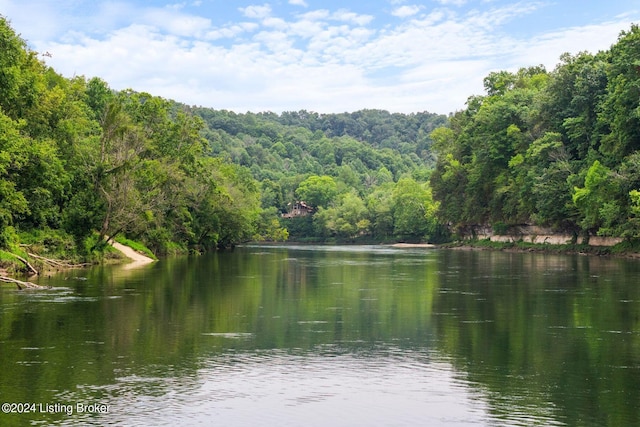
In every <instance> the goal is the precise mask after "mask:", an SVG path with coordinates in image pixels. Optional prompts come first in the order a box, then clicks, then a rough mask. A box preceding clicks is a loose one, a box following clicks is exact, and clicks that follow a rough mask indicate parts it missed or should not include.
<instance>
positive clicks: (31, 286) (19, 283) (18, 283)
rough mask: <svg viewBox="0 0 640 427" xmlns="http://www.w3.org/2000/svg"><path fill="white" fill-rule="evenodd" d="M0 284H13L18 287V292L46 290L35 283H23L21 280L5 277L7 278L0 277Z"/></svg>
mask: <svg viewBox="0 0 640 427" xmlns="http://www.w3.org/2000/svg"><path fill="white" fill-rule="evenodd" d="M0 282H5V283H13V284H15V285H16V286H17V287H18V289H19V290H23V289H47V288H46V286H40V285H36V284H35V283H31V282H23V281H22V280H18V279H13V278H11V277H7V276H0Z"/></svg>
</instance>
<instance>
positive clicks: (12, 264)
mask: <svg viewBox="0 0 640 427" xmlns="http://www.w3.org/2000/svg"><path fill="white" fill-rule="evenodd" d="M107 243H108V244H109V245H110V246H111V247H113V248H114V249H115V250H116V251H118V253H119V254H120V256H118V257H115V258H109V261H108V263H114V260H118V262H123V268H125V269H127V270H130V269H134V268H139V267H142V266H145V265H148V264H151V263H154V262H156V261H158V258H157V257H156V256H155V255H153V253H152V252H151V251H150V250H149V249H148V248H146V247H145V246H144V245H142V244H140V243H138V242H135V241H132V240H128V239H124V238H118V239H107ZM0 252H2V254H1V255H2V261H1V262H0V282H2V283H9V284H15V285H16V286H17V287H18V289H19V290H24V289H46V287H45V286H41V285H38V284H36V283H33V282H30V281H28V280H21V279H29V278H31V277H37V276H39V275H41V274H52V273H57V272H61V271H66V270H70V269H75V268H83V267H89V266H92V265H97V264H99V263H98V262H93V263H78V264H73V263H71V262H70V261H64V260H56V259H51V258H46V257H43V256H40V255H36V254H33V253H30V252H27V254H26V255H27V257H28V258H23V257H22V256H20V255H16V254H14V253H11V252H7V251H0ZM8 258H13V260H8ZM29 259H31V260H32V261H34V263H35V262H38V263H39V269H36V268H35V267H34V266H33V265H32V264H31V262H30V260H29ZM18 272H20V273H19V274H16V273H18ZM14 276H19V277H20V279H17V278H16V277H14Z"/></svg>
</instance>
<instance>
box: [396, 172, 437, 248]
mask: <svg viewBox="0 0 640 427" xmlns="http://www.w3.org/2000/svg"><path fill="white" fill-rule="evenodd" d="M392 197H393V205H394V208H393V226H394V234H395V235H396V236H398V237H400V238H404V239H409V240H418V241H419V240H422V239H424V238H427V237H428V235H429V234H430V233H434V232H435V230H436V225H437V220H436V211H437V208H438V205H437V203H436V202H435V201H434V200H433V197H432V194H431V189H430V188H429V186H428V184H420V183H419V182H417V181H415V180H413V179H411V178H403V179H401V180H399V181H398V182H397V183H396V185H395V187H394V189H393V193H392Z"/></svg>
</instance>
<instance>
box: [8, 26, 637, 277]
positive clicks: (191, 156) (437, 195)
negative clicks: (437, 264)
mask: <svg viewBox="0 0 640 427" xmlns="http://www.w3.org/2000/svg"><path fill="white" fill-rule="evenodd" d="M0 42H1V43H0V45H2V46H3V49H4V50H5V52H4V53H5V54H4V55H2V56H0V269H1V268H4V269H5V270H0V272H1V273H2V277H7V278H9V276H11V275H16V276H17V275H18V274H20V273H24V274H25V276H24V277H26V278H28V277H30V275H31V276H34V275H37V274H48V272H53V271H56V270H62V269H66V268H74V267H76V266H86V265H93V264H110V263H116V262H118V263H119V262H122V260H123V258H124V257H125V255H123V254H122V253H121V252H119V251H118V250H117V249H114V248H113V247H112V246H111V245H110V244H108V240H107V239H108V238H107V236H112V237H115V238H114V240H115V242H117V243H118V244H123V245H125V246H129V247H132V248H133V249H134V250H135V251H136V252H139V253H143V254H144V256H145V257H147V258H145V259H142V258H139V257H138V255H131V254H130V256H133V257H134V258H136V260H134V262H132V263H130V264H131V265H140V264H141V263H145V264H148V263H150V262H151V260H154V259H156V256H166V255H171V254H200V253H205V252H207V251H211V250H218V249H221V250H224V249H228V248H232V247H233V246H234V245H237V244H240V243H242V242H287V241H289V242H291V243H297V242H299V243H303V242H304V243H322V244H378V245H381V244H385V245H393V246H395V247H400V248H402V247H405V248H408V247H414V248H416V247H424V248H431V247H441V248H454V249H455V248H465V247H471V248H477V249H494V250H510V251H537V252H555V253H579V254H593V255H616V256H620V255H622V256H631V257H634V258H638V257H640V256H639V255H638V254H639V253H640V116H639V115H638V114H637V111H638V110H639V109H640V98H639V97H638V84H639V83H640V63H639V62H638V61H635V62H634V61H633V60H632V58H638V57H640V43H639V42H640V26H637V25H633V26H632V27H631V29H630V31H622V32H621V33H620V36H619V39H618V42H617V43H616V44H614V45H613V46H612V47H611V49H609V50H608V51H603V52H599V53H597V54H595V55H592V54H589V53H584V52H583V53H579V54H577V55H570V54H565V55H563V56H562V57H561V58H560V63H559V64H558V65H557V66H556V68H555V69H554V70H553V71H548V70H546V69H545V67H544V66H531V67H528V68H521V69H519V70H518V71H517V72H508V71H499V72H492V73H490V74H489V75H488V76H487V77H486V78H485V79H484V86H485V94H483V95H473V96H471V97H469V99H468V102H467V107H466V108H465V109H464V110H462V111H458V112H455V113H451V114H449V115H448V116H447V115H442V114H435V113H429V112H426V111H425V112H419V113H411V114H401V113H390V112H388V111H385V110H375V109H367V110H361V111H355V112H351V113H341V114H322V113H317V112H310V111H306V110H300V111H297V112H296V111H288V112H282V113H280V114H276V113H273V112H260V113H255V112H247V113H244V114H240V113H235V112H233V111H227V110H214V109H212V108H206V107H196V106H188V105H184V104H181V103H179V102H176V101H173V100H168V99H164V98H161V97H158V96H154V95H152V94H149V93H145V92H137V91H135V90H134V89H126V90H122V91H117V90H114V89H112V88H110V87H109V85H108V83H107V82H105V81H103V80H102V79H101V78H99V77H90V78H87V77H85V76H74V77H73V78H71V79H68V78H65V77H63V76H62V75H60V74H58V73H57V72H56V71H55V70H53V69H52V68H50V67H48V66H47V65H46V63H45V62H44V61H41V60H40V59H39V57H40V54H38V52H34V51H31V50H30V49H29V48H28V45H27V43H26V41H24V40H22V39H21V38H20V36H19V35H17V34H16V33H15V31H13V29H12V28H11V26H10V23H9V21H8V19H7V18H5V17H4V16H2V15H0ZM561 231H565V232H567V233H569V234H564V235H559V234H558V233H560V232H561ZM484 238H487V239H486V240H482V239H484ZM501 238H504V239H501ZM129 239H132V240H129ZM465 239H471V240H465ZM109 240H110V239H109ZM456 240H458V241H459V242H458V243H447V242H452V241H454V242H455V241H456ZM497 240H501V241H497ZM605 241H608V242H609V243H606V244H605V243H604V242H605ZM613 241H615V242H613ZM397 242H406V243H397ZM420 242H428V243H420ZM614 243H615V244H614ZM437 245H440V246H437ZM607 245H611V246H607ZM138 258H139V259H138ZM130 267H131V266H130ZM17 284H19V283H17Z"/></svg>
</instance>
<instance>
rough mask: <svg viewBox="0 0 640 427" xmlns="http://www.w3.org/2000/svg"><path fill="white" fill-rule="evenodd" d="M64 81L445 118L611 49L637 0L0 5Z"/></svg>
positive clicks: (243, 103) (220, 104)
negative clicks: (529, 77) (516, 80)
mask: <svg viewBox="0 0 640 427" xmlns="http://www.w3.org/2000/svg"><path fill="white" fill-rule="evenodd" d="M0 14H2V15H4V16H5V17H7V18H8V19H9V20H10V21H11V25H12V26H13V28H14V29H15V30H16V31H17V32H18V33H19V34H20V35H21V37H22V38H24V39H25V40H26V41H27V43H28V45H29V47H30V48H31V49H33V50H35V51H38V52H41V53H45V52H48V53H49V54H50V55H51V56H48V55H47V56H44V55H43V56H42V59H43V60H44V61H46V62H47V64H49V65H51V66H52V67H53V68H55V69H56V70H57V71H58V72H60V73H62V74H63V75H65V76H68V77H70V76H73V75H84V76H86V77H88V78H89V77H93V76H98V77H100V78H102V79H104V80H105V81H107V83H109V85H110V86H111V87H112V88H114V89H127V88H132V89H134V90H137V91H146V92H149V93H151V94H153V95H158V96H162V97H165V98H170V99H175V100H177V101H181V102H184V103H187V104H191V105H202V106H206V107H212V108H216V109H228V110H234V111H237V112H246V111H255V112H258V111H274V112H278V113H279V112H282V111H294V110H300V109H306V110H309V111H316V112H320V113H334V112H344V111H355V110H359V109H363V108H379V109H385V110H389V111H392V112H403V113H411V112H419V111H430V112H435V113H444V114H446V113H449V112H452V111H455V110H459V109H462V108H464V105H465V101H466V100H467V98H468V97H469V96H470V95H477V94H482V91H483V87H482V79H483V78H484V77H485V76H486V75H487V74H488V73H489V72H491V71H498V70H510V71H515V70H517V69H518V68H520V67H523V66H530V65H537V64H543V65H545V66H546V67H547V69H548V70H552V69H553V68H554V67H555V66H556V65H557V63H558V58H559V57H560V55H561V54H562V53H564V52H570V53H577V52H580V51H585V50H586V51H589V52H593V53H595V52H597V51H599V50H603V49H608V48H609V47H610V46H611V45H612V44H614V43H615V42H616V40H617V37H618V34H619V33H620V31H623V30H628V29H629V28H630V26H631V24H632V23H640V4H639V2H638V1H637V0H633V1H632V0H608V1H602V0H585V1H578V0H539V1H538V0H534V1H508V0H427V1H412V0H373V1H350V0H341V1H333V0H329V1H316V0H257V1H231V0H187V1H184V2H171V1H161V0H153V1H138V0H120V1H85V0H58V1H55V2H53V1H44V0H0Z"/></svg>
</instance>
